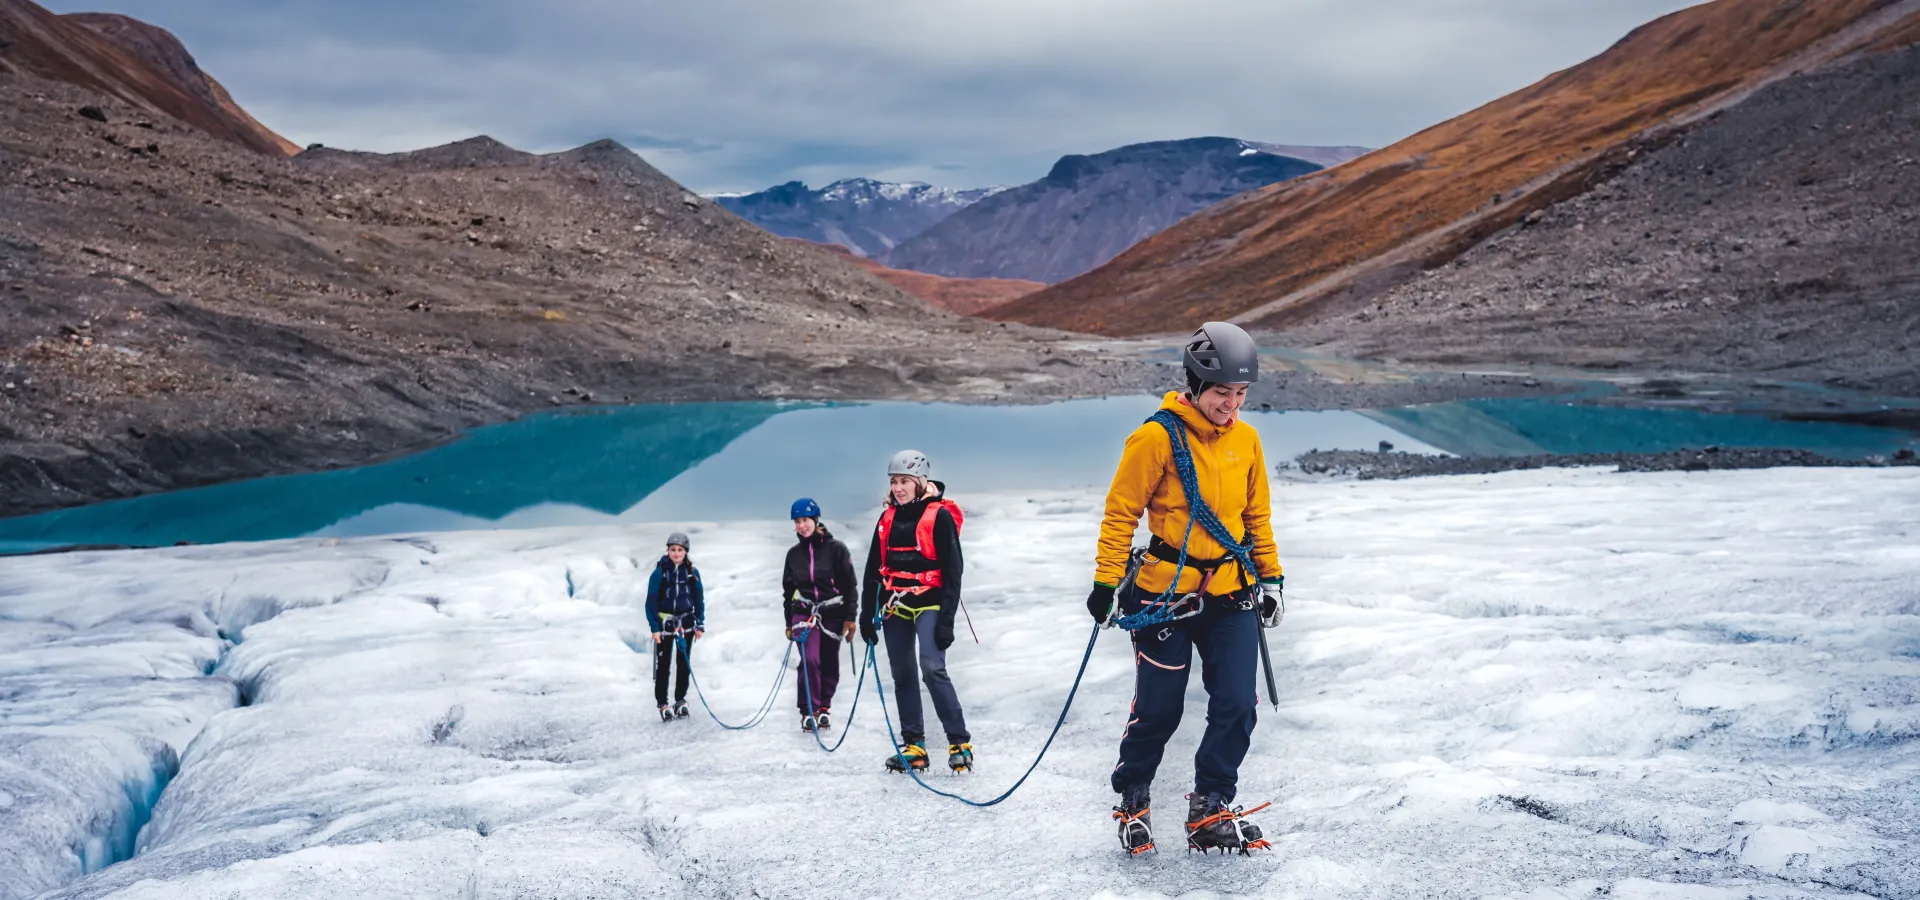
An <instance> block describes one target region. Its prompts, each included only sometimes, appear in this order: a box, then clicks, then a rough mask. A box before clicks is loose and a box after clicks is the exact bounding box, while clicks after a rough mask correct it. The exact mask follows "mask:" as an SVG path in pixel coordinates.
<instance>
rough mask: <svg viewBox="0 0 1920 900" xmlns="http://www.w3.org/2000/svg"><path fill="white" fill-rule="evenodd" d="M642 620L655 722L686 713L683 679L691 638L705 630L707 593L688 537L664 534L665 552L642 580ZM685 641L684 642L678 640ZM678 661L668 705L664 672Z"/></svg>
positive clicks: (685, 691) (691, 660)
mask: <svg viewBox="0 0 1920 900" xmlns="http://www.w3.org/2000/svg"><path fill="white" fill-rule="evenodd" d="M647 624H648V625H650V626H651V627H652V628H653V700H654V702H655V703H658V704H660V721H662V722H671V721H673V720H674V719H684V718H686V717H687V677H688V674H689V669H688V667H689V666H690V665H692V663H693V659H692V654H693V642H694V641H696V640H698V639H699V638H700V637H701V636H702V635H704V634H705V633H706V626H707V602H706V592H705V591H704V590H703V589H702V588H701V586H700V570H699V569H696V568H694V567H693V560H691V559H688V558H687V536H686V535H685V534H684V533H682V532H678V531H676V532H674V533H673V534H670V535H668V536H667V555H665V556H662V557H660V564H659V565H657V566H655V567H654V569H653V576H652V577H651V578H648V579H647ZM683 641H684V644H683ZM675 658H678V659H679V660H680V670H679V674H678V676H677V677H676V678H674V681H673V705H672V706H668V705H667V671H668V670H669V669H671V668H673V661H674V659H675Z"/></svg>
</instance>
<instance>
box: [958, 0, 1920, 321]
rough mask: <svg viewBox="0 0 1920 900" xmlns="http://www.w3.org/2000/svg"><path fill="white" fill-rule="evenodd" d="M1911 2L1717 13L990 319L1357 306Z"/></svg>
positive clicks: (1835, 55) (1797, 1)
mask: <svg viewBox="0 0 1920 900" xmlns="http://www.w3.org/2000/svg"><path fill="white" fill-rule="evenodd" d="M1917 11H1920V4H1916V3H1914V2H1911V0H1904V2H1902V0H1825V2H1817V3H1816V2H1806V0H1717V2H1712V3H1706V4H1703V5H1700V6H1696V7H1692V8H1690V9H1686V10H1682V11H1680V12H1677V13H1674V14H1672V15H1669V16H1666V17H1663V18H1661V19H1658V20H1656V21H1654V22H1651V23H1649V24H1647V25H1645V26H1642V27H1640V28H1638V29H1636V30H1635V31H1633V32H1632V33H1631V34H1629V35H1628V36H1627V37H1626V38H1624V39H1622V40H1621V41H1620V42H1619V43H1617V44H1615V45H1614V46H1613V47H1612V48H1611V49H1609V50H1607V51H1606V52H1605V53H1602V54H1601V55H1600V56H1598V57H1595V58H1594V59H1592V60H1588V61H1587V62H1584V63H1582V64H1580V65H1577V66H1575V67H1573V68H1570V69H1567V70H1565V71H1562V72H1558V73H1555V74H1554V75H1551V76H1549V77H1547V78H1545V79H1543V80H1542V81H1540V82H1538V83H1537V84H1534V85H1532V86H1531V87H1528V88H1526V89H1523V90H1521V91H1518V92H1516V93H1514V94H1511V95H1508V96H1506V97H1503V98H1501V99H1499V100H1496V101H1494V102H1492V103H1489V104H1487V105H1486V106H1483V107H1481V108H1479V109H1476V110H1474V111H1472V112H1469V113H1467V114H1465V115H1463V116H1460V117H1458V118H1456V119H1453V120H1450V121H1448V122H1444V123H1441V124H1439V125H1436V126H1434V127H1432V128H1429V129H1427V130H1425V131H1422V132H1420V133H1419V134H1416V135H1414V136H1412V137H1410V138H1407V139H1406V140H1404V141H1401V142H1400V143H1398V144H1395V145H1393V146H1390V147H1387V148H1385V149H1382V150H1378V151H1375V152H1374V153H1371V154H1368V155H1367V156H1364V157H1361V158H1359V159H1356V160H1353V161H1351V162H1348V163H1346V164H1344V165H1341V166H1338V167H1335V168H1332V169H1328V170H1326V171H1323V172H1317V173H1314V174H1312V175H1308V176H1305V177H1302V178H1298V179H1295V180H1293V181H1290V182H1286V183H1283V184H1280V185H1275V186H1273V187H1270V188H1266V189H1263V190H1258V191H1252V192H1249V193H1246V194H1242V195H1240V196H1238V197H1235V198H1233V199H1230V200H1227V201H1225V202H1223V203H1220V204H1218V205H1216V206H1214V207H1212V208H1210V209H1207V210H1203V211H1201V212H1200V213H1197V214H1195V215H1194V216H1192V217H1189V218H1188V219H1186V220H1184V221H1183V222H1181V223H1180V224H1178V225H1175V226H1174V227H1172V228H1169V229H1168V230H1166V231H1164V232H1162V233H1160V234H1158V235H1156V236H1154V237H1152V238H1150V239H1148V240H1146V241H1143V242H1142V243H1140V244H1138V245H1136V246H1135V247H1133V248H1132V249H1130V250H1129V251H1127V252H1126V253H1124V254H1122V255H1120V256H1119V257H1118V258H1116V259H1114V260H1113V261H1112V262H1110V263H1108V264H1107V265H1105V266H1102V267H1100V268H1098V269H1095V270H1094V271H1091V272H1089V273H1087V274H1085V275H1082V276H1080V277H1079V278H1075V279H1073V280H1070V281H1067V282H1064V283H1061V284H1058V285H1054V286H1053V287H1050V288H1048V289H1047V290H1044V291H1039V292H1036V293H1034V294H1030V295H1028V296H1025V297H1022V298H1020V299H1018V300H1015V301H1013V302H1011V303H1009V304H1006V305H1005V306H1001V307H997V308H995V309H994V310H990V311H989V312H988V313H987V314H988V315H990V316H992V317H995V318H1000V319H1005V320H1011V321H1018V322H1027V323H1033V324H1046V325H1052V326H1056V327H1064V328H1071V329H1074V330H1080V331H1090V332H1098V333H1105V334H1117V335H1119V334H1145V333H1154V332H1163V331H1171V330H1178V329H1180V328H1183V327H1185V326H1186V325H1187V324H1189V323H1191V322H1194V321H1199V320H1203V319H1211V318H1231V317H1238V319H1239V320H1242V321H1247V322H1250V323H1253V324H1256V325H1259V326H1265V327H1293V326H1299V325H1304V324H1308V323H1313V322H1318V321H1321V320H1324V319H1326V318H1328V317H1330V316H1333V315H1336V314H1338V313H1342V312H1346V311H1350V310H1352V309H1356V308H1358V307H1360V306H1362V305H1364V304H1366V303H1368V302H1370V301H1371V300H1372V299H1373V298H1374V297H1376V296H1377V295H1378V294H1379V293H1380V292H1381V291H1384V290H1387V289H1390V288H1392V287H1393V286H1395V285H1398V284H1401V283H1404V282H1405V281H1406V280H1407V279H1409V278H1411V277H1413V276H1414V275H1416V274H1417V273H1419V272H1420V271H1422V270H1425V269H1431V268H1433V267H1435V266H1439V265H1442V264H1444V263H1446V262H1448V261H1450V260H1452V259H1454V258H1456V257H1457V256H1459V254H1461V253H1462V252H1464V251H1466V250H1467V249H1468V248H1471V247H1473V246H1475V245H1476V244H1479V243H1480V242H1482V241H1484V240H1485V239H1486V238H1488V237H1490V236H1492V235H1494V234H1496V233H1499V232H1501V231H1502V230H1504V229H1507V228H1510V227H1512V226H1514V225H1516V224H1519V223H1521V222H1523V221H1524V220H1525V219H1526V218H1527V217H1529V216H1530V215H1533V214H1534V213H1536V212H1538V211H1540V210H1543V209H1545V208H1547V207H1549V206H1551V205H1553V204H1555V203H1557V202H1560V201H1563V200H1565V199H1567V198H1569V197H1573V196H1577V195H1579V194H1581V193H1583V192H1585V191H1587V190H1588V189H1590V188H1591V187H1592V186H1593V185H1595V184H1598V183H1600V182H1602V181H1604V180H1605V179H1606V178H1607V177H1610V175H1611V174H1612V173H1615V172H1618V171H1619V170H1621V169H1622V168H1624V167H1625V166H1626V165H1628V164H1629V163H1630V162H1631V160H1632V159H1633V158H1634V157H1635V156H1636V155H1638V154H1640V153H1643V152H1646V151H1648V150H1650V149H1653V148H1654V147H1657V146H1658V145H1659V144H1660V143H1661V142H1663V141H1664V140H1668V139H1671V137H1672V136H1673V131H1672V129H1675V128H1679V127H1683V126H1684V125H1686V124H1688V123H1690V122H1693V121H1697V120H1699V119H1700V118H1702V117H1704V116H1707V115H1710V114H1711V113H1713V112H1714V111H1715V110H1719V109H1723V108H1725V107H1727V106H1729V105H1731V104H1734V103H1737V102H1739V101H1740V100H1742V99H1744V98H1745V97H1747V96H1749V95H1750V94H1751V93H1752V92H1753V91H1755V90H1757V89H1759V88H1760V87H1763V86H1764V85H1766V84H1769V83H1771V82H1773V81H1775V80H1778V79H1780V78H1784V77H1787V76H1790V75H1793V74H1795V73H1798V72H1802V71H1806V70H1809V69H1813V68H1816V67H1818V66H1821V65H1824V64H1828V63H1831V62H1833V61H1835V60H1840V59H1844V58H1847V57H1849V56H1851V55H1856V54H1858V53H1860V52H1862V51H1867V50H1884V49H1887V48H1889V47H1897V46H1903V45H1904V44H1906V43H1910V42H1912V40H1913V39H1914V37H1915V36H1916V35H1917V34H1920V24H1917V23H1920V20H1916V18H1915V17H1914V16H1915V14H1916V12H1917Z"/></svg>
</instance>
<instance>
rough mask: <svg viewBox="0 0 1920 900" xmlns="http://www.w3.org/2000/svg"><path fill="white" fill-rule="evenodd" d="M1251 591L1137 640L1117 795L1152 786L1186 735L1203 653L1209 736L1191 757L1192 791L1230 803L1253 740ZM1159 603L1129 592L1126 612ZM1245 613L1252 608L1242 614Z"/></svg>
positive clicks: (1255, 633)
mask: <svg viewBox="0 0 1920 900" xmlns="http://www.w3.org/2000/svg"><path fill="white" fill-rule="evenodd" d="M1253 590H1254V589H1252V588H1249V589H1247V590H1244V591H1240V592H1237V593H1234V594H1230V595H1225V596H1216V597H1208V598H1206V608H1205V610H1204V611H1203V612H1201V614H1200V615H1198V616H1194V617H1193V618H1189V619H1181V620H1179V621H1177V622H1172V623H1169V624H1166V625H1161V626H1157V627H1153V628H1142V629H1140V630H1139V631H1136V632H1134V635H1133V667H1134V669H1133V672H1134V674H1133V710H1132V713H1131V714H1130V715H1129V716H1128V717H1127V730H1126V733H1125V734H1124V735H1122V736H1121V738H1120V764H1119V765H1117V766H1115V767H1114V769H1113V789H1114V790H1115V791H1120V792H1125V790H1126V788H1127V787H1128V786H1130V785H1145V784H1149V783H1151V782H1152V781H1153V773H1154V772H1155V770H1157V769H1159V768H1160V756H1161V753H1162V752H1163V751H1165V750H1166V747H1167V739H1168V738H1170V737H1172V736H1173V732H1174V730H1175V729H1177V728H1179V727H1180V714H1181V712H1182V711H1183V709H1184V707H1185V706H1186V700H1187V673H1188V672H1190V671H1192V669H1193V662H1194V651H1195V650H1198V651H1199V657H1200V665H1201V669H1200V683H1201V684H1202V685H1203V686H1205V687H1206V689H1207V730H1206V733H1205V734H1203V735H1201V737H1200V750H1199V752H1197V753H1195V754H1194V755H1193V789H1194V791H1195V792H1196V793H1215V794H1219V795H1220V797H1221V798H1222V799H1224V800H1228V801H1231V800H1232V799H1233V795H1234V787H1235V785H1236V784H1238V783H1239V780H1240V763H1241V761H1242V760H1244V759H1246V758H1247V745H1248V743H1249V742H1251V741H1252V739H1253V723H1254V718H1255V717H1254V705H1255V704H1256V703H1257V697H1256V695H1255V693H1254V676H1255V674H1256V673H1255V671H1254V670H1255V668H1256V667H1257V666H1258V665H1259V654H1260V646H1259V628H1260V617H1259V614H1258V613H1256V612H1254V610H1253V609H1252V600H1253ZM1155 596H1156V595H1154V594H1150V593H1146V592H1143V591H1140V590H1138V589H1135V588H1132V587H1131V586H1129V590H1128V593H1127V594H1126V595H1125V596H1123V597H1121V599H1120V602H1121V609H1123V610H1125V611H1127V612H1129V613H1131V612H1134V611H1136V610H1138V609H1139V608H1140V606H1141V604H1142V603H1145V602H1147V601H1150V600H1152V599H1153V598H1154V597H1155ZM1242 607H1246V608H1242Z"/></svg>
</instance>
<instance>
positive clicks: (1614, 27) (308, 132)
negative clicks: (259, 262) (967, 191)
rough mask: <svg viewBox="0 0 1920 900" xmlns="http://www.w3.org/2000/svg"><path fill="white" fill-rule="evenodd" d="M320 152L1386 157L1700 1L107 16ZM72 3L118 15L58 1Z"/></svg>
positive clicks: (264, 8) (947, 164)
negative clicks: (1199, 147) (1312, 150)
mask: <svg viewBox="0 0 1920 900" xmlns="http://www.w3.org/2000/svg"><path fill="white" fill-rule="evenodd" d="M108 2H110V3H111V4H112V5H110V6H107V7H105V8H106V9H107V10H108V11H112V12H123V13H127V14H129V15H133V16H135V17H137V18H141V19H144V20H146V21H149V22H152V23H154V24H157V25H160V26H162V27H165V28H167V29H169V30H171V31H173V32H174V33H175V34H177V35H179V36H180V38H181V39H182V40H183V41H185V42H186V44H187V47H188V49H190V50H191V51H193V53H194V55H195V56H196V57H197V58H198V59H199V61H200V64H201V66H202V67H203V68H205V69H206V70H207V71H208V72H210V73H212V74H213V76H214V77H215V78H218V79H219V80H220V81H221V82H222V83H224V84H225V85H226V86H227V88H228V90H230V91H231V92H232V93H233V95H234V97H235V98H236V99H238V100H239V101H240V103H241V104H242V105H243V106H245V107H246V108H247V109H248V110H249V111H250V112H252V113H253V114H254V115H255V116H257V117H258V118H259V119H261V120H262V121H263V122H265V123H266V124H267V125H268V126H269V127H272V128H274V129H275V130H277V131H279V132H281V133H282V134H285V135H286V136H287V137H288V138H291V139H292V140H294V141H295V142H297V143H301V144H307V143H313V142H321V143H325V144H327V145H329V146H337V147H347V148H353V149H361V150H383V151H390V150H409V149H415V148H419V147H424V146H431V145H435V144H442V143H446V142H448V141H454V140H458V139H460V138H465V137H471V136H473V135H475V134H489V135H492V136H494V137H496V138H499V139H500V140H502V141H505V142H507V143H508V144H512V145H513V146H516V147H520V148H522V149H526V150H536V151H549V150H560V149H565V148H567V147H572V146H577V145H579V144H583V143H586V142H588V141H591V140H594V139H597V138H601V137H613V138H615V139H617V140H619V141H621V142H623V143H625V144H627V145H628V146H630V147H633V148H634V149H635V150H638V151H639V152H640V153H641V154H642V155H644V156H646V157H647V159H648V160H649V161H651V162H653V163H654V164H655V165H656V166H658V167H660V168H661V169H662V170H664V171H666V172H667V174H669V175H672V176H673V177H675V178H677V179H679V180H680V181H681V182H683V183H685V184H686V185H688V186H690V187H692V188H694V189H696V190H699V191H703V192H709V193H711V192H716V191H729V190H757V189H759V188H762V187H766V186H768V185H772V184H777V183H780V182H783V181H787V180H791V179H799V180H803V181H806V182H808V183H809V184H812V185H814V186H816V187H817V186H820V185H822V184H825V183H827V182H829V181H832V180H834V179H836V178H843V177H849V176H854V175H866V176H872V177H878V178H886V179H890V180H920V181H929V182H932V183H934V184H940V185H946V186H950V187H976V186H985V185H993V184H1018V183H1021V182H1026V181H1031V180H1033V179H1035V178H1038V177H1040V176H1042V175H1044V174H1046V171H1047V168H1048V167H1049V166H1050V165H1051V164H1052V162H1053V160H1054V159H1056V158H1058V157H1059V156H1061V155H1062V154H1066V153H1095V152H1099V151H1101V150H1106V149H1111V148H1113V147H1117V146H1121V145H1123V144H1130V143H1137V142H1140V141H1150V140H1167V139H1173V138H1183V137H1198V136H1202V135H1226V136H1229V137H1237V138H1246V139H1250V140H1260V141H1272V142H1276V143H1286V144H1360V145H1364V146H1383V145H1385V144H1389V143H1392V142H1393V141H1395V140H1398V139H1399V138H1402V137H1405V136H1406V135H1408V134H1411V133H1413V132H1415V131H1418V130H1420V129H1421V128H1424V127H1426V126H1428V125H1431V124H1433V123H1435V122H1439V121H1442V120H1444V119H1447V118H1449V117H1452V116H1455V115H1458V114H1460V113H1462V112H1465V111H1467V110H1469V109H1472V108H1473V107H1475V106H1478V105H1480V104H1482V103H1485V102H1487V101H1488V100H1492V99H1494V98H1495V97H1498V96H1500V95H1502V94H1505V93H1507V92H1509V91H1512V90H1515V89H1517V88H1520V87H1523V86H1525V85H1527V84H1530V83H1532V82H1534V81H1537V80H1539V79H1540V78H1541V77H1543V76H1545V75H1547V74H1548V73H1550V72H1552V71H1555V70H1557V69H1562V68H1565V67H1567V66H1570V65H1573V64H1574V63H1577V62H1579V61H1581V60H1583V59H1586V58H1588V57H1590V56H1593V55H1594V54H1596V53H1599V52H1600V51H1602V50H1605V49H1606V48H1607V46H1608V45H1610V44H1612V43H1613V42H1614V41H1616V40H1618V39H1619V38H1620V37H1621V36H1623V35H1625V34H1626V33H1627V32H1628V31H1629V30H1631V29H1632V28H1633V27H1634V26H1636V25H1639V24H1640V23H1642V22H1645V21H1647V20H1649V19H1652V18H1655V17H1657V16H1660V15H1663V14H1665V13H1668V12H1672V11H1673V10H1676V9H1680V8H1682V7H1685V6H1688V5H1691V4H1690V3H1688V2H1685V0H678V2H666V0H380V2H370V0H108ZM48 5H49V6H50V7H51V8H53V9H54V10H56V11H58V12H74V11H78V10H82V9H96V10H97V9H102V8H103V7H102V6H99V5H95V4H90V3H85V2H71V0H54V2H51V3H48Z"/></svg>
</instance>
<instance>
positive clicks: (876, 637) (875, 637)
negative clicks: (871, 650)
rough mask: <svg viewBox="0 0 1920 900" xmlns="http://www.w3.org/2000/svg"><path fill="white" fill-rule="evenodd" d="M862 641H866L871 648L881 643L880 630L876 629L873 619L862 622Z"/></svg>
mask: <svg viewBox="0 0 1920 900" xmlns="http://www.w3.org/2000/svg"><path fill="white" fill-rule="evenodd" d="M860 639H861V640H864V641H866V642H867V646H869V647H871V646H873V645H874V644H878V643H880V629H878V628H876V627H874V624H873V620H872V619H867V618H862V619H861V620H860Z"/></svg>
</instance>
